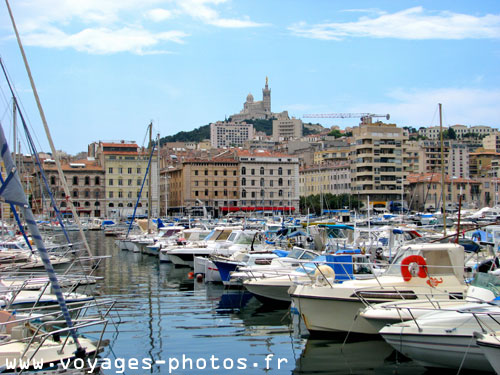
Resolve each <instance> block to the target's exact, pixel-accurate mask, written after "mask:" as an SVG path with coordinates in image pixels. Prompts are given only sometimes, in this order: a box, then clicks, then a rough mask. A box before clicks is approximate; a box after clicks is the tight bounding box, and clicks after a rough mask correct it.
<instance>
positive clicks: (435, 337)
mask: <svg viewBox="0 0 500 375" xmlns="http://www.w3.org/2000/svg"><path fill="white" fill-rule="evenodd" d="M381 335H382V337H383V338H384V339H385V341H387V343H388V344H390V345H391V346H392V347H394V348H397V350H398V351H400V352H401V353H403V354H404V355H405V356H407V357H409V358H411V359H413V360H414V361H416V362H418V363H419V364H421V365H422V366H424V367H443V368H454V369H458V368H460V367H461V368H462V369H469V370H476V371H490V372H491V371H492V370H493V369H492V367H491V365H490V364H489V362H488V361H487V360H486V358H485V356H484V354H483V352H482V351H481V349H480V348H479V347H478V346H477V345H476V343H475V339H474V337H471V336H458V335H452V334H447V335H439V334H429V335H425V334H419V335H414V334H405V333H404V331H403V333H401V332H399V333H396V334H388V333H384V332H383V331H382V332H381ZM462 361H463V362H462Z"/></svg>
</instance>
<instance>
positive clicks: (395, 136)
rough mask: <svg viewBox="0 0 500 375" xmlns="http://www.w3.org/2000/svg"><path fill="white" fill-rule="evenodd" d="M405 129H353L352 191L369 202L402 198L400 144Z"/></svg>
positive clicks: (367, 126) (388, 126) (370, 126)
mask: <svg viewBox="0 0 500 375" xmlns="http://www.w3.org/2000/svg"><path fill="white" fill-rule="evenodd" d="M407 139H408V134H407V132H406V131H405V130H404V129H402V128H398V127H396V125H395V124H385V123H383V122H376V123H371V124H370V123H367V124H361V125H360V126H357V127H355V128H353V143H352V145H351V156H350V157H351V193H352V194H355V195H357V198H358V200H360V201H362V202H364V203H365V206H364V207H367V204H368V202H370V205H371V206H373V205H381V206H383V205H386V204H387V202H389V201H395V200H401V194H402V192H404V185H405V184H406V182H405V179H404V178H405V172H404V168H403V144H404V142H405V141H406V140H407Z"/></svg>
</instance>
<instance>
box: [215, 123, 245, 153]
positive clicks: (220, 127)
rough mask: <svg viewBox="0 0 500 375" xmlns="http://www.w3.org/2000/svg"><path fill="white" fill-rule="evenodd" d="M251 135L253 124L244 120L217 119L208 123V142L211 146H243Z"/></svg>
mask: <svg viewBox="0 0 500 375" xmlns="http://www.w3.org/2000/svg"><path fill="white" fill-rule="evenodd" d="M253 136H254V128H253V125H252V124H247V123H245V122H241V123H236V122H223V121H217V122H214V123H211V124H210V144H211V145H212V147H213V148H225V147H226V148H227V147H235V146H243V144H244V143H245V142H246V141H248V140H249V139H252V138H253Z"/></svg>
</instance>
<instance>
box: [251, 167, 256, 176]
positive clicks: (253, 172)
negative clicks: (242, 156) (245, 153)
mask: <svg viewBox="0 0 500 375" xmlns="http://www.w3.org/2000/svg"><path fill="white" fill-rule="evenodd" d="M250 174H251V175H252V176H254V175H255V169H253V168H252V170H251V172H250Z"/></svg>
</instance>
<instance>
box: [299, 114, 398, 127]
mask: <svg viewBox="0 0 500 375" xmlns="http://www.w3.org/2000/svg"><path fill="white" fill-rule="evenodd" d="M302 117H303V118H359V119H360V120H361V124H363V125H366V124H371V123H372V118H374V117H385V118H386V119H387V120H389V119H390V118H391V116H390V115H389V114H387V115H375V114H373V113H320V114H311V115H303V116H302Z"/></svg>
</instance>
